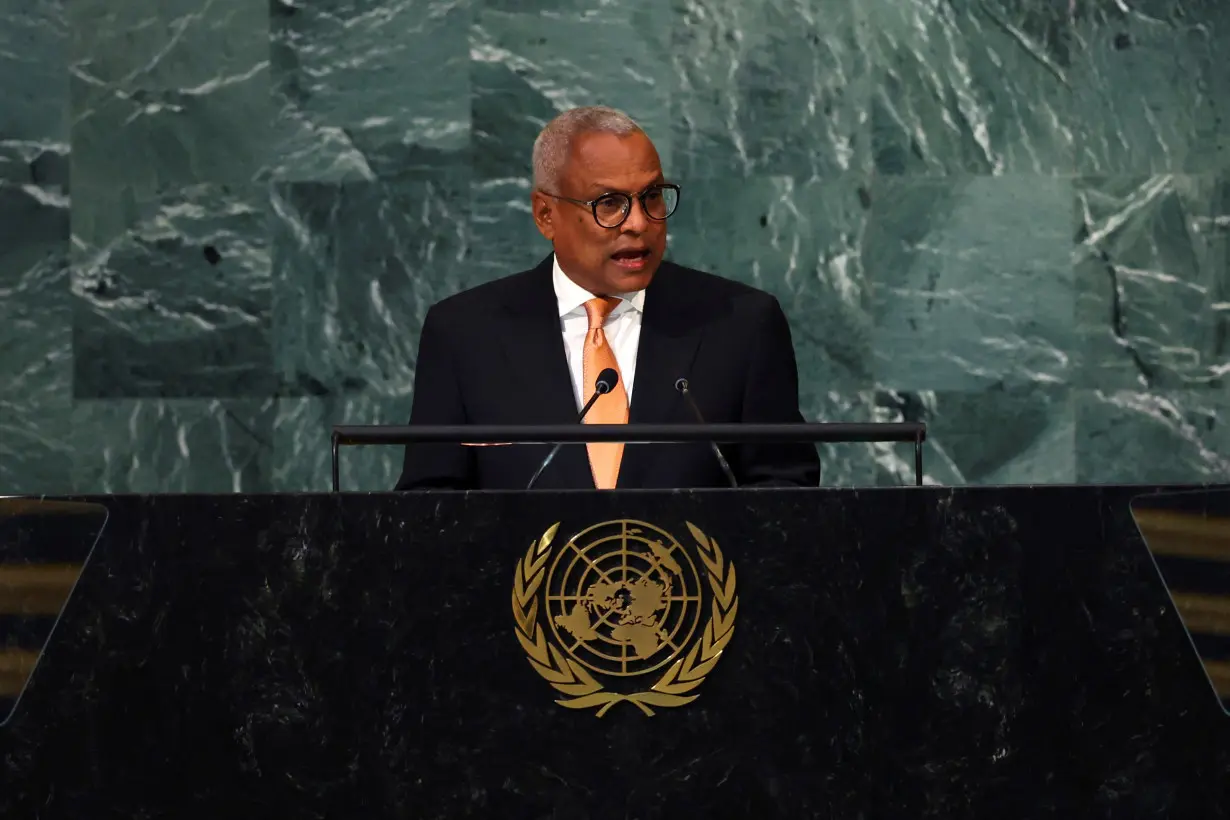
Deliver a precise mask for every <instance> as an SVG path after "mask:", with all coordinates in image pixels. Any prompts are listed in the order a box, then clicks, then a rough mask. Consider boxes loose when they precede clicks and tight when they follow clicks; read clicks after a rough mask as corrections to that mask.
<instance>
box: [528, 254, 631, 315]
mask: <svg viewBox="0 0 1230 820" xmlns="http://www.w3.org/2000/svg"><path fill="white" fill-rule="evenodd" d="M551 259H552V262H551V264H552V272H551V281H552V284H554V285H555V299H556V301H557V302H558V303H559V315H560V316H561V317H563V316H567V315H568V314H570V313H572V312H574V311H577V310H582V311H583V310H584V308H583V305H584V304H585V303H586V302H588V301H589V300H590V299H593V298H594V294H592V293H590V292H589V291H587V290H586V289H585V288H583V287H581V286H580V285H578V284H577V283H576V282H574V281H572V280H571V279H569V278H568V275H567V274H566V273H564V270H563V268H561V267H560V266H559V258H558V257H556V256H555V255H554V254H552V257H551ZM611 295H612V296H617V297H619V299H620V304H619V305H618V306H616V308H615V310H613V311H612V314H614V313H622V312H623V311H625V310H628V309H629V307H631V309H633V310H636V311H644V309H645V291H643V290H638V291H634V292H632V293H614V294H611Z"/></svg>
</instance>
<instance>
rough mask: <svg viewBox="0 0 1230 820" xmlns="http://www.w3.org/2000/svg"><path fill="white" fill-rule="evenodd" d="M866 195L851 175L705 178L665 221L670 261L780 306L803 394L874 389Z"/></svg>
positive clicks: (689, 190) (685, 191)
mask: <svg viewBox="0 0 1230 820" xmlns="http://www.w3.org/2000/svg"><path fill="white" fill-rule="evenodd" d="M867 185H868V182H867V181H866V180H864V179H862V178H860V177H858V176H856V175H847V176H842V177H839V178H836V179H834V180H831V181H827V180H826V181H818V180H813V181H806V182H800V181H797V180H795V179H793V178H791V177H753V178H750V179H746V180H739V181H734V180H731V179H729V178H716V179H715V178H702V179H697V180H694V181H692V182H690V183H688V184H685V185H684V186H683V193H682V195H681V199H680V206H679V210H678V211H676V214H675V215H674V216H672V217H671V221H670V231H671V233H670V253H669V256H670V258H671V259H673V260H674V261H677V262H679V263H680V264H683V265H688V266H689V267H695V268H700V269H702V270H706V271H708V272H710V273H715V274H718V275H719V276H724V277H726V278H729V279H734V280H736V281H740V282H744V283H746V284H749V285H752V286H753V287H757V288H760V289H762V290H766V291H768V292H769V293H772V294H773V295H774V296H776V297H777V299H778V301H779V302H780V303H781V305H782V308H783V309H784V310H785V311H786V315H787V316H788V318H789V319H790V324H791V333H792V335H793V339H794V347H795V355H796V357H797V359H798V364H799V379H800V383H801V384H802V385H803V386H804V387H805V388H807V389H814V390H816V391H819V392H831V391H839V392H840V391H852V390H860V389H869V388H871V387H872V386H873V384H874V381H873V377H872V373H871V367H872V361H871V336H872V327H871V293H870V288H869V284H868V281H867V276H866V274H865V272H864V267H863V259H862V253H861V248H862V245H863V241H864V236H865V232H866V230H867V218H868V213H869V211H868V207H869V206H870V201H869V194H868V190H867Z"/></svg>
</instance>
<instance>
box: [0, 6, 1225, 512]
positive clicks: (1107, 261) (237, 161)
mask: <svg viewBox="0 0 1230 820" xmlns="http://www.w3.org/2000/svg"><path fill="white" fill-rule="evenodd" d="M1227 54H1230V3H1226V2H1224V0H1179V2H1176V1H1175V0H1123V2H1120V1H1119V0H796V1H794V2H792V1H791V0H769V2H765V0H703V2H692V1H688V0H671V2H664V0H625V1H624V2H619V3H615V2H610V1H609V0H559V1H558V2H547V0H488V2H479V1H478V0H475V2H459V1H457V2H455V1H453V0H430V1H427V2H425V1H424V0H417V1H415V2H411V0H393V2H387V1H386V2H379V1H377V2H359V1H358V0H312V1H311V2H308V0H299V2H294V3H292V2H286V0H271V2H270V3H267V4H265V3H259V2H254V1H253V0H213V2H210V3H201V2H198V0H125V2H122V3H117V2H114V0H72V2H67V0H0V493H3V492H12V493H37V492H49V493H60V492H69V491H79V492H125V491H137V492H152V491H159V492H177V491H219V492H228V491H240V490H243V491H267V490H277V491H297V490H321V489H326V488H327V487H328V464H329V452H328V431H329V426H330V425H331V424H334V423H338V422H343V421H345V422H351V423H372V422H385V423H397V422H404V420H405V418H406V416H407V414H408V411H409V406H410V397H411V389H412V384H413V378H414V359H415V346H416V338H417V333H418V329H419V325H420V322H421V320H422V318H423V315H424V313H425V311H426V310H427V308H428V306H429V305H430V304H431V303H432V302H433V301H435V300H437V299H439V298H441V297H443V296H445V295H448V294H450V293H453V292H455V291H457V290H459V289H461V288H463V287H466V286H468V285H472V284H475V283H478V282H482V281H486V280H488V279H491V278H493V277H497V276H501V275H504V274H507V273H511V272H513V271H515V270H518V269H521V268H524V267H526V266H529V265H531V264H533V263H534V262H535V261H537V260H538V259H539V258H540V257H541V256H542V255H544V253H545V251H546V246H545V244H544V243H543V242H542V240H541V239H540V238H539V237H538V236H537V234H536V232H535V231H534V229H533V227H532V225H531V223H530V220H529V216H528V209H527V204H526V197H527V180H526V176H527V173H528V155H529V149H530V144H531V141H532V139H533V137H534V135H535V133H536V132H537V130H538V128H539V127H540V126H541V124H542V123H543V122H545V121H546V120H547V119H548V118H550V116H552V114H553V113H555V112H556V111H558V110H561V109H563V108H566V107H569V106H572V105H577V104H589V103H606V104H610V105H615V106H618V107H621V108H624V109H625V110H627V111H629V112H630V113H631V114H633V115H634V116H636V117H637V118H638V119H640V120H641V121H642V123H643V124H644V125H645V127H646V128H647V130H648V131H649V132H650V134H651V136H653V137H654V139H655V140H656V141H657V143H658V145H659V147H660V149H661V153H662V155H663V158H664V161H665V163H666V165H667V170H668V173H669V174H671V175H672V176H673V177H674V178H675V179H677V180H678V181H679V182H681V183H682V184H683V186H684V192H685V193H684V200H683V206H682V208H681V211H680V213H679V214H678V217H677V218H676V219H675V220H673V222H672V226H671V227H672V235H671V254H672V256H673V257H674V258H675V259H677V260H678V261H681V262H684V263H687V264H691V265H695V266H699V267H704V268H708V269H709V270H712V271H714V272H717V273H720V274H723V275H726V276H729V277H732V278H736V279H741V280H744V281H747V282H751V283H754V284H756V285H759V286H761V287H764V288H766V289H768V290H770V291H772V292H773V293H775V294H777V295H778V297H779V298H780V299H781V301H782V303H783V305H784V306H785V307H786V309H787V311H788V312H789V315H790V318H791V320H792V325H793V328H794V332H795V342H796V346H797V349H798V354H799V362H800V367H801V370H802V373H801V375H802V381H803V385H804V389H803V403H804V408H805V411H806V413H807V415H808V416H809V417H810V418H814V419H824V420H833V421H838V420H845V421H866V420H879V421H891V420H899V419H921V420H925V421H926V422H927V423H928V425H929V427H930V443H929V444H928V447H927V469H928V475H929V480H932V481H935V482H940V483H948V484H955V483H985V484H989V483H1017V482H1071V481H1080V482H1133V481H1148V482H1154V481H1156V482H1170V481H1205V480H1210V479H1212V480H1225V479H1226V477H1227V475H1230V415H1228V414H1230V389H1228V387H1227V379H1228V377H1230V330H1228V328H1230V70H1228V69H1227V68H1226V65H1227V63H1226V59H1227V58H1226V55H1227ZM824 455H825V459H826V469H825V481H826V483H828V484H835V485H849V484H863V485H877V484H879V485H884V484H894V483H901V482H907V481H909V480H910V471H911V469H912V460H911V458H910V453H909V451H908V448H907V449H905V450H902V449H900V448H895V447H893V446H887V445H886V446H872V445H837V446H832V447H825V448H824ZM398 457H399V454H398V453H396V452H394V451H392V450H385V451H380V450H375V449H364V450H352V451H349V452H347V453H346V455H345V460H344V473H343V474H344V482H345V486H346V487H347V488H363V489H380V488H386V487H388V486H390V485H391V483H392V482H393V480H394V476H395V473H396V470H397V462H398Z"/></svg>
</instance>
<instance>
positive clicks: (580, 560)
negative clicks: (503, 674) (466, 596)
mask: <svg viewBox="0 0 1230 820" xmlns="http://www.w3.org/2000/svg"><path fill="white" fill-rule="evenodd" d="M685 524H686V526H687V529H688V533H689V535H690V536H691V538H690V539H689V540H687V541H684V542H681V541H679V540H678V539H677V538H676V537H675V536H674V535H673V534H671V533H669V532H667V531H666V530H664V529H662V528H660V527H658V526H655V525H654V524H650V523H648V522H645V521H636V520H632V519H618V520H614V521H605V522H602V523H600V524H595V525H593V526H591V527H587V528H586V529H583V530H581V531H580V532H577V533H576V534H575V535H573V536H571V537H570V538H568V539H566V540H564V541H563V542H562V543H558V544H557V541H559V539H558V535H559V527H560V524H559V523H556V524H554V525H552V526H551V527H550V528H548V529H547V531H546V532H545V533H543V535H542V537H541V538H539V539H537V540H536V541H534V542H532V543H531V544H530V546H529V549H528V550H527V551H526V553H525V555H524V557H523V558H522V559H521V560H520V561H518V562H517V569H516V573H515V578H514V582H513V594H512V608H513V616H514V619H515V623H516V635H517V639H518V641H520V643H521V647H522V648H523V649H524V650H525V652H526V655H527V657H528V659H529V662H530V665H531V666H532V667H533V668H534V671H536V672H537V673H538V674H539V675H541V676H542V677H543V678H544V679H545V680H546V681H547V682H548V683H549V684H550V685H551V686H552V687H554V688H555V690H556V691H557V692H559V693H560V694H561V695H562V697H560V698H559V699H557V701H556V702H557V703H559V704H560V705H562V706H566V707H568V708H570V709H595V710H596V714H597V715H598V716H599V717H601V716H602V715H605V714H606V713H607V711H609V710H610V709H611V708H612V707H614V706H615V705H617V704H619V703H630V704H632V705H633V706H635V707H637V708H638V709H640V710H641V711H642V712H643V713H644V714H646V715H650V716H652V715H653V714H654V708H655V707H658V708H663V707H668V708H669V707H677V706H683V705H685V704H687V703H691V702H692V701H694V700H695V699H696V698H697V697H698V693H697V692H696V691H695V690H697V689H698V688H699V687H700V685H701V684H702V683H703V682H704V680H705V677H706V676H707V675H708V674H709V673H710V672H711V671H712V670H713V668H714V666H716V664H717V662H718V660H719V658H720V657H721V654H722V651H723V650H724V649H725V648H726V645H727V644H728V643H729V642H730V639H731V637H732V636H733V634H734V623H735V616H736V614H737V611H738V603H739V602H738V598H737V597H736V595H735V583H736V581H735V568H734V566H733V565H732V564H731V563H730V562H729V561H727V560H726V559H725V557H724V556H723V554H722V551H721V549H720V547H719V546H718V544H717V542H716V541H715V540H713V539H712V538H710V537H708V536H707V535H705V533H704V532H702V531H701V530H700V529H699V528H698V527H696V526H695V525H694V524H692V523H691V522H685Z"/></svg>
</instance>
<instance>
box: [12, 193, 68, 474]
mask: <svg viewBox="0 0 1230 820" xmlns="http://www.w3.org/2000/svg"><path fill="white" fill-rule="evenodd" d="M68 213H69V208H68V197H67V196H66V194H65V192H64V191H63V190H62V189H60V188H55V187H39V186H35V185H22V186H18V185H15V184H12V183H9V182H3V181H0V495H4V494H5V493H43V492H47V493H55V492H67V491H70V490H71V489H72V487H71V483H70V481H71V476H70V466H71V464H70V456H71V453H72V448H71V445H70V442H69V436H68V433H69V430H70V429H71V428H70V425H71V418H70V415H69V412H70V409H71V404H72V376H73V371H72V304H71V301H70V299H71V296H70V292H69V274H68V234H69V226H68Z"/></svg>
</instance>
